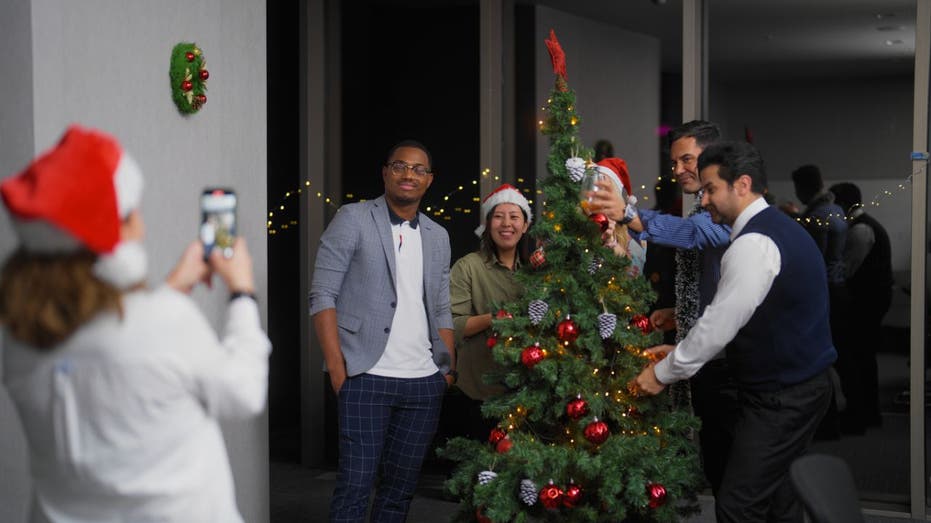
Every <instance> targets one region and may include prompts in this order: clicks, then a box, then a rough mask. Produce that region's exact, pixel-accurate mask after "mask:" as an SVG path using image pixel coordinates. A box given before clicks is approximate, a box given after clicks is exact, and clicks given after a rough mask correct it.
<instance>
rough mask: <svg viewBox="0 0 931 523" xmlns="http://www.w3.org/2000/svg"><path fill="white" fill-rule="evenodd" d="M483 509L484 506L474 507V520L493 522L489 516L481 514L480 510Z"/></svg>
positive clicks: (485, 522)
mask: <svg viewBox="0 0 931 523" xmlns="http://www.w3.org/2000/svg"><path fill="white" fill-rule="evenodd" d="M484 509H485V507H478V508H477V509H475V521H478V523H494V522H493V521H491V518H489V517H488V516H486V515H485V514H482V510H484Z"/></svg>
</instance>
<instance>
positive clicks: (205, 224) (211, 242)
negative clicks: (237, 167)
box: [200, 187, 236, 258]
mask: <svg viewBox="0 0 931 523" xmlns="http://www.w3.org/2000/svg"><path fill="white" fill-rule="evenodd" d="M235 239H236V193H235V192H233V190H232V189H224V188H219V187H208V188H206V189H204V192H202V193H201V195H200V241H201V243H203V244H204V256H205V257H207V256H210V253H211V252H212V251H213V249H214V248H217V249H220V252H222V253H223V256H226V257H227V258H231V257H232V256H233V241H234V240H235Z"/></svg>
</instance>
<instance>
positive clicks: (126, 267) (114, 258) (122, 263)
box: [94, 241, 149, 291]
mask: <svg viewBox="0 0 931 523" xmlns="http://www.w3.org/2000/svg"><path fill="white" fill-rule="evenodd" d="M148 270H149V261H148V256H147V255H146V252H145V248H144V247H143V245H142V242H139V241H127V242H120V243H119V244H118V245H117V246H116V248H115V249H113V252H111V253H109V254H104V255H101V256H100V257H99V258H97V262H96V263H94V275H95V276H97V278H99V279H100V280H101V281H104V282H106V283H109V284H110V285H112V286H114V287H116V288H117V289H118V290H121V291H126V290H129V289H131V288H133V287H135V286H137V285H139V284H141V283H143V282H144V281H145V279H146V276H147V275H148Z"/></svg>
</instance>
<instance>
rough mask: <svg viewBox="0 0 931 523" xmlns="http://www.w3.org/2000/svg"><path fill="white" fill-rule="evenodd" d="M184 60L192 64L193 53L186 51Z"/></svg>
mask: <svg viewBox="0 0 931 523" xmlns="http://www.w3.org/2000/svg"><path fill="white" fill-rule="evenodd" d="M175 56H177V55H175ZM184 59H185V60H187V61H188V62H193V61H194V53H192V52H191V51H188V52H186V53H184Z"/></svg>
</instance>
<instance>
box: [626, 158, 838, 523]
mask: <svg viewBox="0 0 931 523" xmlns="http://www.w3.org/2000/svg"><path fill="white" fill-rule="evenodd" d="M698 169H699V172H700V180H701V183H702V188H703V190H704V192H703V195H702V205H703V206H704V207H705V209H706V210H708V212H710V213H711V216H712V219H713V220H714V221H715V222H716V223H726V224H728V225H730V227H731V230H732V233H731V244H730V246H729V247H728V248H727V251H725V253H724V257H723V258H722V259H721V279H720V280H719V281H718V288H717V291H716V292H715V295H714V299H713V300H712V302H711V303H710V304H708V306H707V307H705V310H704V312H703V313H702V316H701V317H700V318H699V319H698V321H697V322H696V323H695V325H694V326H693V327H692V329H691V330H690V331H689V333H688V335H687V336H686V337H685V339H684V340H682V341H681V342H679V344H678V345H675V346H672V345H661V346H658V347H653V348H650V349H647V352H648V353H651V354H653V355H655V357H657V358H658V359H659V360H660V361H658V362H657V363H651V364H649V365H648V366H647V367H646V368H645V369H644V370H643V372H641V373H640V375H639V376H637V377H636V378H635V380H633V381H632V383H631V384H630V385H631V390H633V391H635V392H637V391H640V392H644V393H647V394H658V393H660V392H661V391H662V390H663V389H664V388H665V387H666V386H667V385H669V384H671V383H674V382H676V381H678V380H682V379H686V378H688V377H689V376H692V375H694V374H695V373H696V372H697V371H698V370H699V369H700V368H701V367H702V366H703V365H704V364H705V363H707V362H708V361H710V360H711V359H712V358H713V357H714V356H715V355H716V354H717V353H719V352H720V351H721V349H723V348H724V347H725V345H728V344H730V345H729V346H728V348H727V360H728V362H729V363H730V367H731V371H732V373H733V375H734V377H735V379H736V380H737V383H738V385H737V386H738V389H739V394H738V406H739V407H738V408H739V415H738V417H737V423H736V425H735V429H734V440H733V442H732V444H731V449H730V454H729V455H728V458H727V463H726V467H725V469H724V476H723V479H722V481H721V486H720V488H719V490H718V493H717V495H716V496H715V515H716V516H717V520H718V521H719V522H721V523H728V522H740V523H748V522H763V521H799V522H800V521H802V518H803V515H802V509H801V504H800V503H799V501H798V499H797V497H796V495H795V493H794V492H793V490H792V486H791V483H790V481H789V466H790V465H791V464H792V462H793V461H794V460H795V459H796V458H798V457H800V456H802V455H803V454H805V452H806V451H807V450H808V447H809V446H810V444H811V441H812V438H813V437H814V434H815V431H816V429H817V428H818V425H819V423H820V420H821V418H822V417H823V416H824V414H825V412H827V409H828V406H829V404H830V402H831V389H832V385H831V378H830V376H829V372H828V370H829V368H830V366H831V364H832V363H833V362H834V360H835V359H836V358H837V352H836V351H835V349H834V346H833V343H832V341H831V330H830V325H829V322H828V286H827V275H826V271H825V268H824V265H823V264H821V263H811V257H812V256H817V255H818V247H817V246H816V245H815V243H814V241H813V240H812V239H811V238H810V237H809V236H808V235H807V234H806V233H805V231H803V230H802V229H800V228H799V227H798V225H797V224H796V223H795V222H794V221H793V220H792V219H791V218H789V217H788V216H786V215H785V213H783V212H781V211H780V210H778V209H777V208H775V207H772V206H770V205H769V204H768V203H766V200H765V199H764V198H763V193H764V191H765V189H766V172H765V170H764V167H763V159H762V157H761V156H760V154H759V152H758V151H757V150H756V148H755V147H753V146H752V145H750V144H748V143H740V142H724V143H716V144H712V145H709V146H708V147H706V148H705V150H704V151H702V153H701V156H700V157H699V159H698ZM663 356H665V358H663Z"/></svg>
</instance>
